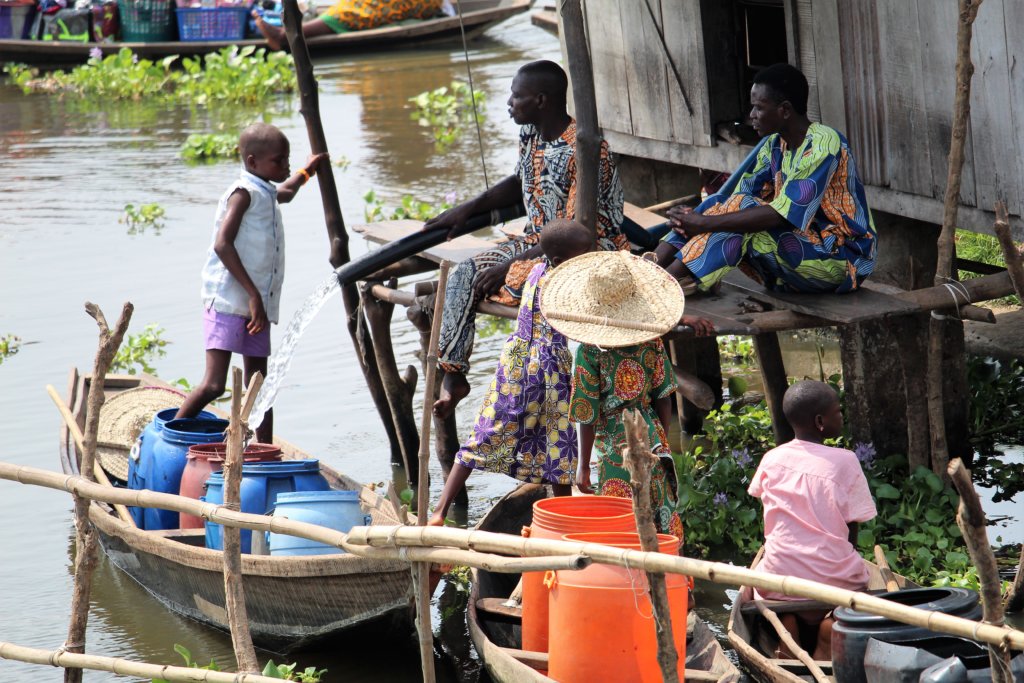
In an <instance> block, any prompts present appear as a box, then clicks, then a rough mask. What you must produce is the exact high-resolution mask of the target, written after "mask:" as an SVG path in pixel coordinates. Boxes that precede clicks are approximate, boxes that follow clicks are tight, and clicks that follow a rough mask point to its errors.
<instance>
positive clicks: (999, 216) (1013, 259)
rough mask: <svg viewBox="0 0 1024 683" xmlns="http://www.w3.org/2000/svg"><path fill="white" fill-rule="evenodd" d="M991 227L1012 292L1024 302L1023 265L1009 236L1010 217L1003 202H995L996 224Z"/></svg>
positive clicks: (1011, 236)
mask: <svg viewBox="0 0 1024 683" xmlns="http://www.w3.org/2000/svg"><path fill="white" fill-rule="evenodd" d="M992 227H993V229H994V231H995V233H996V237H997V238H999V246H1000V247H1002V248H1003V258H1004V259H1005V260H1006V272H1008V273H1009V274H1010V280H1011V281H1012V282H1013V291H1014V292H1016V293H1017V298H1018V299H1020V300H1021V302H1024V264H1022V263H1021V256H1020V251H1018V250H1017V245H1016V244H1014V242H1013V235H1011V234H1010V216H1009V213H1008V212H1007V211H1006V203H1005V202H1003V201H998V202H996V222H995V224H994V225H993V226H992Z"/></svg>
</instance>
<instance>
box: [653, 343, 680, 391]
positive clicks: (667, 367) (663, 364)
mask: <svg viewBox="0 0 1024 683" xmlns="http://www.w3.org/2000/svg"><path fill="white" fill-rule="evenodd" d="M656 348H657V351H658V365H659V368H660V372H659V371H658V370H655V374H654V379H655V380H658V379H660V380H661V381H660V382H657V381H656V382H655V387H654V400H658V399H659V398H665V397H666V396H671V395H672V392H673V391H675V390H676V387H677V386H678V385H677V384H676V372H675V370H673V369H672V361H671V360H670V359H669V357H668V351H666V350H665V345H664V344H663V343H662V341H661V340H660V339H658V340H656Z"/></svg>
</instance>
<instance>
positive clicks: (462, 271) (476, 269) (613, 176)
mask: <svg viewBox="0 0 1024 683" xmlns="http://www.w3.org/2000/svg"><path fill="white" fill-rule="evenodd" d="M568 86H569V80H568V78H567V77H566V75H565V72H564V71H563V70H562V68H561V67H560V66H558V65H557V64H555V63H554V62H550V61H547V60H541V61H536V62H530V63H529V64H526V65H524V66H523V67H521V68H520V69H519V71H518V72H516V76H515V78H514V79H513V80H512V94H511V96H510V97H509V99H508V110H509V115H510V116H511V117H512V120H513V121H515V122H516V123H517V124H519V125H520V126H522V128H521V129H520V132H519V161H518V163H517V164H516V169H515V173H513V174H512V175H510V176H508V177H507V178H505V179H504V180H502V181H501V182H499V183H498V184H496V185H494V186H493V187H492V188H490V189H489V190H487V191H486V192H484V193H483V194H480V195H479V196H477V197H475V198H473V199H471V200H469V201H468V202H465V203H463V204H460V205H459V206H456V207H453V208H451V209H448V210H447V211H445V212H444V213H442V214H440V215H438V216H436V217H434V218H432V219H430V220H429V221H427V223H426V225H424V226H423V229H424V230H447V231H449V232H451V231H453V230H457V229H458V228H460V227H461V226H462V225H464V224H465V222H466V220H467V219H468V218H469V217H470V216H472V215H474V214H478V213H482V212H486V211H491V210H492V209H497V208H501V207H505V206H509V205H512V204H515V203H516V202H518V201H522V202H523V203H524V204H525V205H526V215H527V219H528V222H527V224H526V230H525V232H524V234H523V236H522V237H517V238H515V239H512V240H509V241H508V242H503V243H501V244H498V245H497V246H495V247H494V248H493V249H488V250H487V251H484V252H482V253H480V254H477V255H476V256H474V257H473V258H471V259H467V260H466V261H463V262H462V263H460V264H459V265H458V267H457V268H455V269H454V270H453V271H452V273H451V275H450V276H449V278H448V286H447V290H446V294H445V297H446V298H445V304H444V313H443V319H442V321H441V336H440V341H439V348H438V351H439V365H440V367H441V369H442V370H444V372H445V375H444V380H443V382H442V384H441V396H440V398H439V399H438V401H437V402H435V403H434V414H435V415H437V416H438V417H442V418H443V417H447V416H448V415H450V414H451V413H452V411H453V410H454V409H455V405H456V404H457V403H458V402H459V401H461V400H462V399H463V398H465V397H466V395H467V394H468V393H469V382H467V381H466V370H468V369H469V356H470V353H472V350H473V337H474V333H475V326H476V306H477V304H479V303H480V301H482V300H483V299H485V298H487V297H488V296H490V295H492V294H495V293H497V292H498V291H499V290H500V289H501V288H502V286H503V285H505V284H506V276H509V275H510V274H509V269H510V266H511V265H512V264H513V263H514V262H517V261H531V260H534V259H539V258H541V257H542V256H543V253H542V252H541V249H540V244H539V242H540V232H541V230H542V229H543V228H544V225H545V224H546V223H547V222H548V221H550V220H552V219H555V218H568V219H572V218H574V217H575V215H576V156H575V154H576V122H575V121H574V120H573V118H572V117H571V116H569V113H568V112H567V111H566V93H567V90H568ZM599 177H600V186H599V189H598V198H597V244H598V248H600V249H609V250H610V249H624V248H626V247H627V246H628V243H627V241H626V239H625V237H624V236H623V235H622V234H621V233H620V231H619V226H620V225H621V224H622V201H623V200H622V186H621V185H620V184H619V176H618V172H617V171H616V169H615V165H614V164H613V163H612V160H611V157H610V155H609V152H608V144H607V143H606V142H605V141H604V140H602V141H601V159H600V169H599ZM516 270H520V271H523V272H522V274H523V275H525V274H526V273H528V272H529V268H526V269H516ZM511 279H513V278H512V277H510V280H511ZM518 285H519V283H518V282H509V288H508V289H509V290H512V291H514V290H515V289H517V287H518Z"/></svg>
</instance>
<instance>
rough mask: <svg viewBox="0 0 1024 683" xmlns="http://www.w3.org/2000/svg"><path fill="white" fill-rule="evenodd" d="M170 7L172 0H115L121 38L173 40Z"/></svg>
mask: <svg viewBox="0 0 1024 683" xmlns="http://www.w3.org/2000/svg"><path fill="white" fill-rule="evenodd" d="M172 9H174V0H117V11H118V14H119V15H120V16H121V40H123V41H124V42H126V43H151V42H164V41H169V40H174V39H175V31H174V18H173V14H171V10H172Z"/></svg>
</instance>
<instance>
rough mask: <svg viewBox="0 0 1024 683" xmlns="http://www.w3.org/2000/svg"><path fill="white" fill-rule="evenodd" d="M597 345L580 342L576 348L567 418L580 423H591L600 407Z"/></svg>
mask: <svg viewBox="0 0 1024 683" xmlns="http://www.w3.org/2000/svg"><path fill="white" fill-rule="evenodd" d="M598 353H600V351H598V350H597V347H595V346H590V345H589V344H580V346H579V348H578V349H576V367H575V369H574V370H573V377H572V399H571V400H570V402H569V418H570V419H572V421H573V422H578V423H580V424H592V423H593V422H594V421H596V420H597V415H598V413H599V412H600V409H601V370H600V367H601V365H600V362H599V361H598V358H597V354H598Z"/></svg>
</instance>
